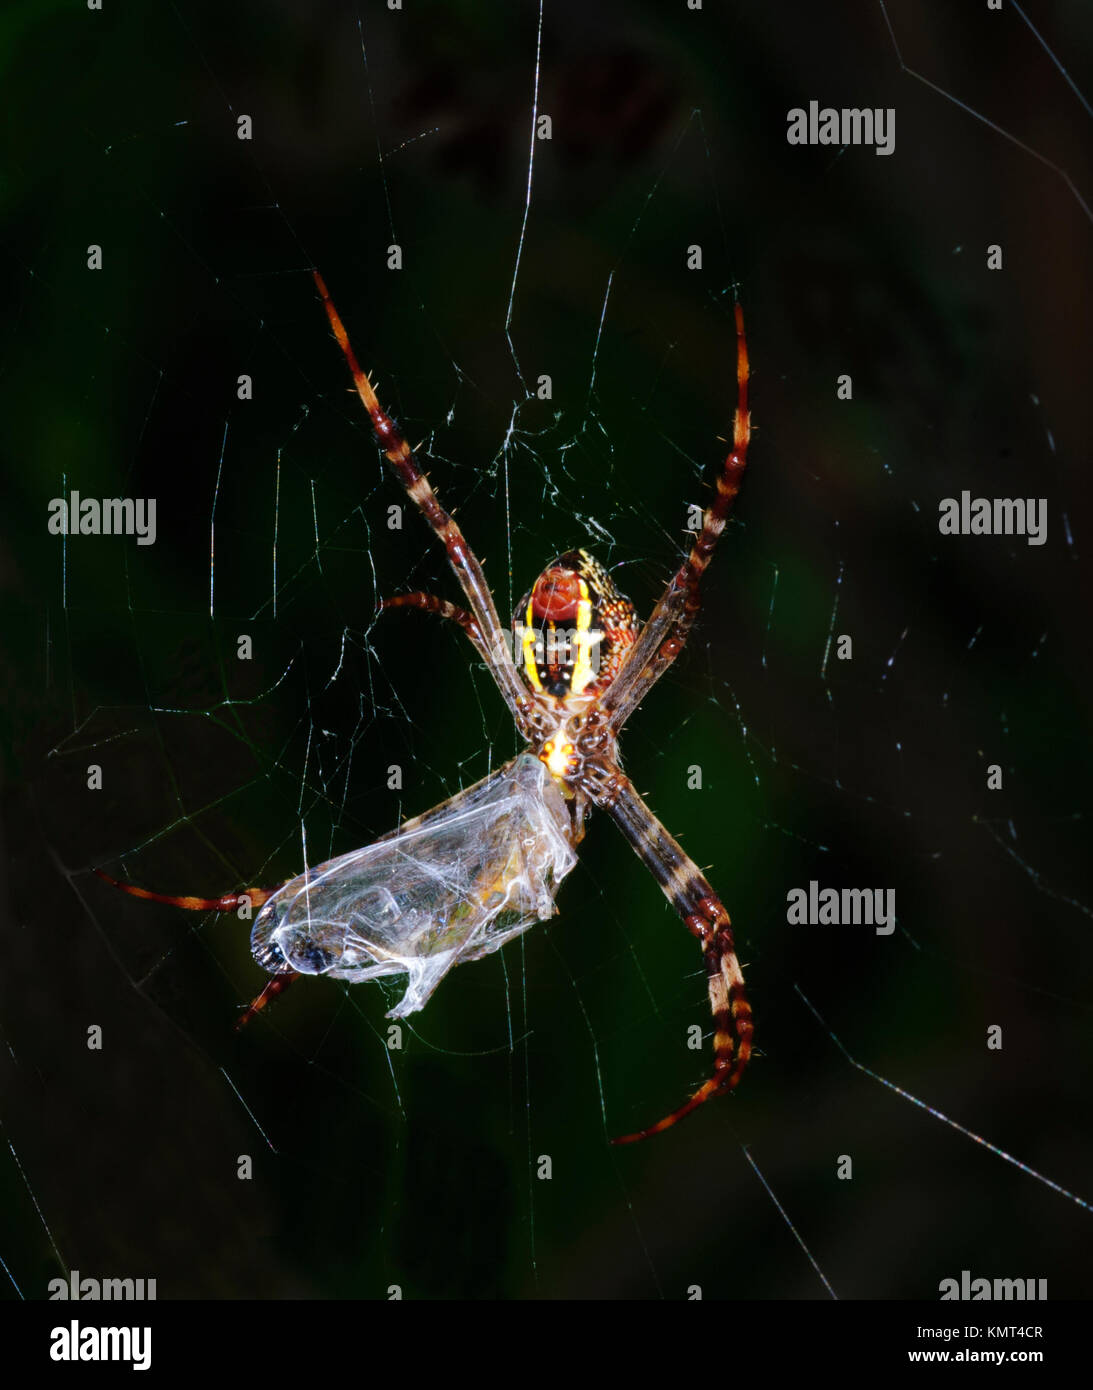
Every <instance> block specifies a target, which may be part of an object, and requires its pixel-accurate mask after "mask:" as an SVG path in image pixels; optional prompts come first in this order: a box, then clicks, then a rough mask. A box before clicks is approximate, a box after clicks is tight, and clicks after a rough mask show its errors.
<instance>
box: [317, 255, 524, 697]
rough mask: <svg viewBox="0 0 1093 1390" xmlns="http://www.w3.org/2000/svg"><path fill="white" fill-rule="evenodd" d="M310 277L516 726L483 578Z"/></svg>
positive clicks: (503, 645) (516, 685)
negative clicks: (439, 549)
mask: <svg viewBox="0 0 1093 1390" xmlns="http://www.w3.org/2000/svg"><path fill="white" fill-rule="evenodd" d="M313 274H314V278H315V284H316V286H317V288H318V291H319V295H320V297H321V298H322V301H323V307H324V308H325V309H326V316H327V318H328V319H329V320H330V327H331V328H332V329H333V332H334V337H335V338H336V339H337V341H338V346H339V347H340V348H341V350H342V355H343V356H344V357H345V360H346V362H347V363H348V364H349V370H350V372H352V374H353V384H354V386H355V387H356V388H357V395H358V396H360V398H361V402H362V403H363V405H364V408H365V410H367V412H368V417H369V419H370V420H371V421H372V430H373V432H374V434H375V436H376V439H377V441H378V442H379V446H380V448H381V449H382V450H383V452H384V455H385V456H386V458H387V461H388V463H389V464H390V465H391V467H392V468H393V469H394V471H395V474H396V476H397V477H398V480H399V482H400V483H401V484H402V485H403V487H404V488H405V489H406V492H407V494H408V495H409V497H410V500H411V501H412V502H413V503H414V505H415V506H416V507H417V509H418V510H419V511H420V512H421V514H422V516H423V517H424V518H425V520H426V521H427V522H428V523H429V525H430V526H431V527H432V529H433V531H434V532H435V534H436V536H437V538H438V540H440V541H441V542H442V543H443V545H444V548H445V550H446V551H447V552H448V562H449V564H450V565H451V567H452V569H453V570H454V571H455V577H456V578H457V579H458V580H459V583H460V587H461V588H462V590H463V592H464V594H465V595H466V596H467V602H468V603H469V604H470V609H471V614H472V615H473V617H474V620H475V622H476V623H477V624H478V628H479V631H480V633H481V634H482V639H483V647H484V649H485V651H486V653H487V655H486V660H487V662H488V664H489V668H490V671H491V673H492V675H493V679H494V681H495V683H496V685H497V688H498V689H499V690H500V692H501V695H502V696H503V698H504V700H505V703H506V704H507V705H508V707H509V709H510V710H511V712H512V714H513V716H514V718H515V719H516V721H517V723H518V724H520V723H521V722H522V721H521V712H522V711H523V710H525V709H528V708H529V707H530V704H531V701H530V697H529V696H528V693H527V691H526V690H525V689H524V687H523V685H522V684H521V682H520V677H519V675H518V674H517V671H516V667H515V666H514V665H513V663H512V657H511V654H510V652H509V646H508V638H507V636H506V633H505V629H504V628H503V627H502V626H501V620H500V618H498V616H497V608H496V607H495V605H494V602H493V595H492V594H491V593H490V590H489V585H488V584H487V583H486V576H485V575H484V574H483V573H482V566H481V565H480V564H479V562H478V558H477V556H476V555H475V554H474V552H473V551H472V550H471V548H470V546H469V545H468V544H467V542H466V540H465V539H464V536H463V532H462V531H461V530H460V529H459V526H458V525H457V523H456V522H455V521H454V520H453V518H452V517H451V516H449V514H448V513H447V512H446V511H445V510H444V508H443V507H442V506H441V505H440V503H439V502H438V501H437V499H436V493H434V492H433V489H432V487H431V486H430V484H429V480H428V478H426V476H425V474H424V473H423V472H422V471H421V469H420V468H419V467H418V463H417V460H416V459H415V458H414V453H413V450H412V449H411V448H410V445H409V444H408V443H407V441H406V439H405V438H404V437H403V435H402V433H401V432H400V430H399V428H398V426H397V425H396V424H395V422H394V421H393V420H392V419H391V417H390V416H389V415H388V414H387V413H386V412H385V411H384V409H383V407H382V406H381V405H380V403H379V399H378V398H377V396H376V393H375V391H374V390H373V389H372V383H371V382H370V381H369V380H368V377H367V376H366V375H365V373H364V372H363V371H362V370H361V367H360V363H359V362H358V361H357V357H356V354H355V353H354V351H353V348H352V345H351V344H350V341H349V335H348V334H347V333H346V331H345V325H344V324H343V323H342V321H341V317H340V316H339V314H338V311H337V309H335V307H334V304H333V301H332V300H331V298H330V293H329V291H328V290H327V288H326V284H325V283H324V281H323V278H322V276H321V275H320V274H319V272H318V271H315V272H313Z"/></svg>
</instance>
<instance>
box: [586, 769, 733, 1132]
mask: <svg viewBox="0 0 1093 1390" xmlns="http://www.w3.org/2000/svg"><path fill="white" fill-rule="evenodd" d="M605 786H606V787H607V788H608V790H607V791H606V794H605V795H604V796H603V798H602V800H600V801H599V804H600V805H601V806H602V807H603V809H604V810H605V811H606V812H607V813H608V815H609V816H610V817H611V819H612V820H613V821H614V822H615V824H616V825H617V826H618V827H619V829H620V830H621V831H622V833H623V835H624V836H625V837H626V839H627V840H628V841H629V843H630V846H631V848H632V849H633V850H634V852H635V853H636V854H637V855H638V857H639V858H640V859H641V860H642V861H643V862H644V863H645V865H646V866H647V867H648V868H649V870H650V871H651V872H652V874H653V876H654V877H655V878H656V880H657V882H658V883H659V884H660V886H661V889H662V890H663V892H664V895H665V897H666V898H667V899H668V901H669V902H670V903H671V904H672V906H673V907H674V908H675V910H676V911H677V912H678V913H679V915H680V917H682V919H683V922H684V925H685V926H686V927H687V930H688V931H690V932H691V933H692V935H694V936H696V937H697V938H698V940H699V941H700V942H701V944H702V959H703V961H704V963H705V966H706V977H707V985H708V989H709V996H710V1011H711V1013H712V1014H713V1023H714V1036H713V1048H714V1064H713V1075H712V1076H711V1077H710V1078H709V1080H708V1081H706V1082H705V1083H704V1084H703V1085H702V1086H700V1087H699V1088H698V1090H697V1091H695V1093H694V1095H692V1096H691V1097H690V1099H689V1100H687V1101H685V1102H684V1103H683V1104H682V1105H681V1106H679V1108H678V1109H676V1110H673V1111H672V1112H671V1113H670V1114H668V1115H665V1116H664V1118H663V1119H661V1120H658V1121H657V1122H656V1124H654V1125H650V1126H649V1127H648V1128H647V1129H641V1130H638V1131H636V1132H635V1133H634V1134H624V1135H622V1136H620V1138H618V1139H613V1140H612V1141H611V1142H612V1143H613V1144H632V1143H635V1142H636V1141H637V1140H638V1139H648V1138H649V1137H650V1136H651V1135H653V1134H660V1133H661V1132H662V1131H663V1130H665V1129H670V1128H671V1127H672V1125H674V1124H678V1122H679V1121H680V1120H682V1119H683V1117H684V1116H685V1115H689V1114H690V1113H691V1111H692V1110H697V1109H698V1107H699V1106H700V1105H703V1104H704V1103H705V1102H706V1101H708V1100H710V1099H711V1098H712V1097H713V1096H716V1095H720V1094H721V1092H722V1091H731V1090H733V1088H734V1087H735V1086H736V1084H737V1083H738V1082H739V1080H740V1078H741V1076H742V1075H743V1074H744V1068H745V1067H746V1066H747V1064H748V1059H749V1058H750V1057H751V1039H752V1033H753V1031H754V1029H753V1026H752V1021H751V1005H750V1004H749V1003H748V999H747V995H746V994H745V992H744V975H743V972H742V970H741V969H740V962H739V960H738V959H737V955H736V947H735V945H734V943H733V935H732V924H731V922H730V921H729V914H728V913H727V912H726V911H725V908H724V906H723V905H722V903H721V900H720V899H719V898H718V896H717V894H716V893H715V892H714V890H713V888H711V886H710V883H709V880H708V879H707V878H706V877H705V875H704V874H703V873H702V872H701V871H700V870H699V868H698V865H697V864H695V863H694V861H693V860H692V859H690V858H689V857H688V856H687V855H686V854H685V853H684V852H683V849H682V847H681V846H680V844H679V842H678V841H677V840H674V839H673V838H672V836H671V835H669V833H668V832H667V830H665V828H664V826H663V825H661V823H660V821H659V820H657V818H656V816H654V815H653V813H652V811H650V810H649V808H648V806H646V804H645V802H644V801H642V799H641V797H640V796H639V795H638V793H637V792H636V791H635V790H634V787H633V784H632V783H631V782H630V779H629V778H628V777H626V776H624V775H623V773H621V772H620V771H619V770H618V769H617V768H612V769H611V771H610V775H609V777H608V778H607V779H606V781H605Z"/></svg>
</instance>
